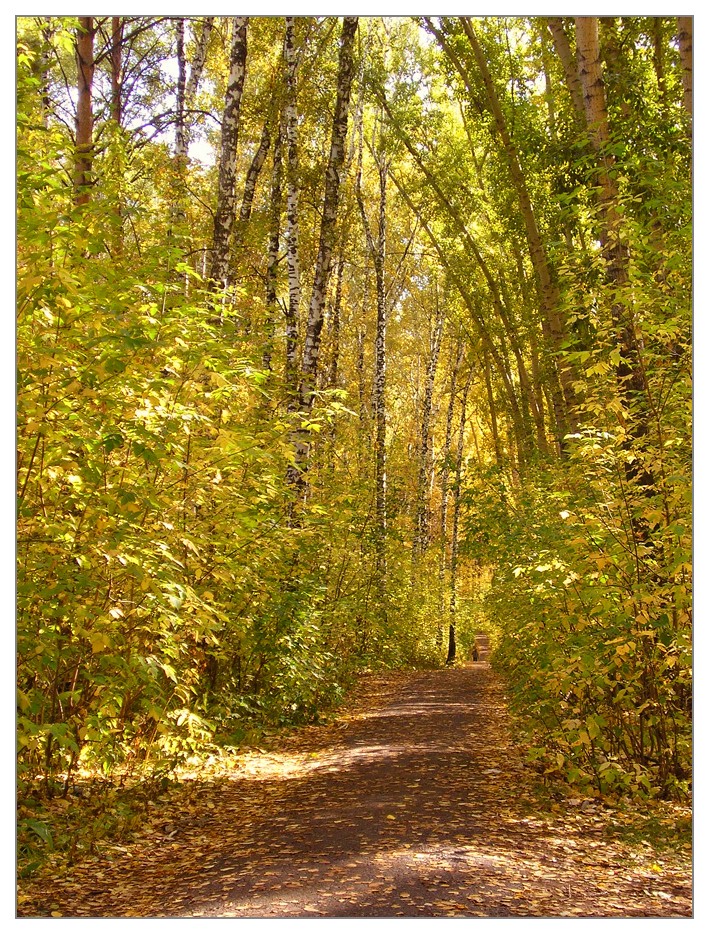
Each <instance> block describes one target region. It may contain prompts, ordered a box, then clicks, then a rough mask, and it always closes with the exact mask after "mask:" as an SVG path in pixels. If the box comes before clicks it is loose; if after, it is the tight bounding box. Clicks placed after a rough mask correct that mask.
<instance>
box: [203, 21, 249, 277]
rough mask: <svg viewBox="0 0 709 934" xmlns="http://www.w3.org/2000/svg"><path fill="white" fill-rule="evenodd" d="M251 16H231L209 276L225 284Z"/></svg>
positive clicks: (234, 197) (234, 205)
mask: <svg viewBox="0 0 709 934" xmlns="http://www.w3.org/2000/svg"><path fill="white" fill-rule="evenodd" d="M248 23H249V17H248V16H234V17H233V18H232V40H231V64H230V71H229V79H228V81H227V87H226V94H225V99H224V112H223V116H222V138H221V148H220V153H219V189H218V191H217V210H216V213H215V215H214V238H213V242H212V264H211V269H210V274H209V275H210V279H211V280H212V282H214V283H215V284H216V285H217V286H219V287H224V286H225V285H226V282H227V277H228V272H229V248H230V245H231V233H232V230H233V227H234V221H235V219H236V155H237V147H238V142H239V117H240V113H241V98H242V95H243V92H244V80H245V78H246V52H247V29H248Z"/></svg>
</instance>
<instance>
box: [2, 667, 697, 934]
mask: <svg viewBox="0 0 709 934" xmlns="http://www.w3.org/2000/svg"><path fill="white" fill-rule="evenodd" d="M484 659H485V653H483V658H482V660H481V661H480V662H477V663H472V664H469V665H467V666H466V667H463V668H454V669H448V670H441V671H428V672H418V673H414V674H411V673H409V674H402V673H395V674H388V675H382V676H371V677H369V678H367V679H365V680H364V681H363V682H362V684H361V686H360V689H359V692H358V693H357V694H356V695H355V699H354V702H353V703H350V705H349V707H348V710H347V712H344V713H343V714H342V715H341V716H340V718H339V719H338V720H337V721H336V722H334V723H332V724H329V725H327V726H318V727H309V728H306V729H303V730H299V731H297V732H295V733H294V734H291V735H290V736H288V737H282V738H281V739H280V740H278V741H277V746H274V748H273V749H272V750H271V751H268V752H265V751H263V750H262V751H258V752H251V753H248V754H245V755H243V756H240V757H239V759H238V760H237V763H236V765H235V766H234V767H233V768H232V769H231V770H230V771H229V772H225V773H224V774H221V775H211V776H210V778H209V780H205V779H204V777H203V775H201V776H200V775H198V776H197V777H195V778H193V779H191V780H189V781H186V782H185V783H184V785H183V786H182V788H181V791H180V795H179V796H178V797H177V798H175V797H173V798H171V799H169V800H168V803H167V804H166V805H161V803H160V802H157V803H156V809H157V810H160V817H159V818H154V819H153V820H152V821H151V822H146V827H145V834H144V836H142V837H141V839H140V840H138V841H136V842H135V843H133V844H131V845H130V846H127V847H115V848H113V858H112V859H111V860H109V859H108V858H106V857H105V856H104V857H102V858H100V859H97V858H94V859H86V860H84V861H83V862H81V863H80V864H78V865H76V866H74V867H72V868H71V869H66V870H64V872H63V873H62V875H61V878H52V879H51V880H50V879H48V878H47V877H44V878H43V879H36V880H33V881H31V882H28V883H26V884H25V886H24V889H23V895H22V896H21V902H20V914H21V915H23V916H30V917H31V916H35V917H37V916H46V915H49V914H50V913H53V914H54V915H55V916H57V915H59V914H61V915H63V916H65V917H66V916H69V917H91V916H93V917H167V916H173V917H261V918H292V917H308V916H310V917H329V918H337V917H343V918H346V917H365V916H368V917H380V918H381V917H473V916H474V917H665V918H669V917H688V916H691V910H692V909H691V869H690V863H689V855H688V854H684V855H681V854H680V855H678V854H677V853H675V854H673V855H672V857H671V858H670V857H668V856H664V855H658V853H656V852H654V850H653V847H652V845H651V843H650V841H643V844H642V845H641V846H635V847H630V845H627V844H624V843H622V842H620V840H619V839H617V838H609V836H608V834H607V832H606V829H607V825H608V821H609V814H610V811H608V810H607V809H606V807H605V805H604V804H603V803H602V802H598V801H594V800H593V799H587V800H581V799H580V798H571V799H566V801H565V802H564V805H563V806H562V807H560V808H559V809H558V810H557V811H556V812H555V813H554V812H549V811H547V812H546V813H545V812H544V811H543V810H540V808H539V806H538V804H537V803H536V801H535V796H534V791H533V787H532V782H533V775H532V773H530V772H529V770H528V769H527V768H525V766H524V765H523V763H522V760H521V757H520V753H519V750H518V749H517V748H516V746H515V744H514V743H513V741H512V738H511V736H510V722H509V719H508V716H507V713H506V705H505V700H504V696H503V690H502V686H501V684H500V683H499V681H498V680H497V678H496V676H495V675H494V673H493V672H492V671H491V669H490V667H489V665H488V664H487V662H486V661H485V660H484ZM165 808H167V810H165Z"/></svg>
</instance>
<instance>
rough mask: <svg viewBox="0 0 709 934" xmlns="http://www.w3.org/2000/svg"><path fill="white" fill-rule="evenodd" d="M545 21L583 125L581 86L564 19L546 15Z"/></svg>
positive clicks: (576, 111)
mask: <svg viewBox="0 0 709 934" xmlns="http://www.w3.org/2000/svg"><path fill="white" fill-rule="evenodd" d="M546 22H547V26H548V28H549V32H550V33H551V36H552V39H553V40H554V48H555V50H556V54H557V55H558V57H559V61H560V62H561V65H562V67H563V69H564V76H565V78H566V86H567V87H568V89H569V94H570V95H571V101H572V103H573V105H574V112H575V114H576V116H577V118H578V120H579V121H580V123H581V124H582V125H583V124H584V123H585V116H584V113H585V112H584V104H583V88H582V87H581V82H580V81H579V76H578V72H577V70H576V61H575V60H574V53H573V52H572V51H571V44H570V43H569V37H568V36H567V34H566V29H565V28H564V21H563V20H562V18H561V17H560V16H548V17H546Z"/></svg>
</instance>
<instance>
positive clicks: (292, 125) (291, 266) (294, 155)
mask: <svg viewBox="0 0 709 934" xmlns="http://www.w3.org/2000/svg"><path fill="white" fill-rule="evenodd" d="M283 58H284V61H285V66H286V107H285V124H286V155H287V159H286V179H287V195H286V255H287V259H288V307H287V309H286V313H285V314H286V360H285V371H284V372H285V385H286V395H287V398H288V411H289V412H295V411H296V410H297V408H298V356H297V354H298V324H299V318H300V301H301V288H300V257H299V250H298V238H299V228H298V194H299V184H300V180H299V178H298V135H297V130H298V112H297V84H296V66H297V63H296V56H295V18H294V17H293V16H287V17H286V34H285V39H284V42H283Z"/></svg>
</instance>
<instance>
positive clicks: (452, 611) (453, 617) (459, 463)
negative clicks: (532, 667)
mask: <svg viewBox="0 0 709 934" xmlns="http://www.w3.org/2000/svg"><path fill="white" fill-rule="evenodd" d="M472 378H473V373H472V370H471V372H470V375H469V376H468V379H467V382H466V384H465V387H464V389H463V397H462V399H461V400H460V422H459V423H458V450H457V451H456V458H455V480H454V483H453V528H452V529H451V577H450V604H449V623H448V655H447V657H446V665H452V664H453V662H454V661H455V657H456V651H457V646H456V638H455V635H456V625H457V621H458V620H457V617H458V528H459V524H460V492H461V490H460V487H461V481H462V475H463V443H464V439H465V417H466V408H467V402H468V390H469V389H470V383H471V381H472Z"/></svg>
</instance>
